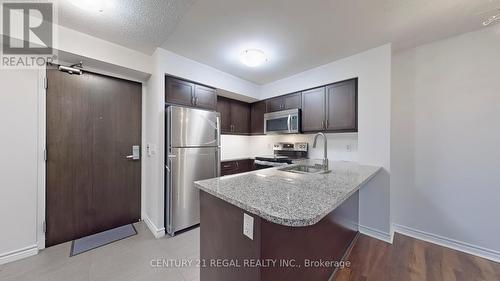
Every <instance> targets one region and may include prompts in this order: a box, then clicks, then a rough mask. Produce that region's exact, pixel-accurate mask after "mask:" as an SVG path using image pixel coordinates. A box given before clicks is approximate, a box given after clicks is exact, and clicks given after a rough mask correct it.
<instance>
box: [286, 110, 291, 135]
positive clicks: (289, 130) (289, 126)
mask: <svg viewBox="0 0 500 281" xmlns="http://www.w3.org/2000/svg"><path fill="white" fill-rule="evenodd" d="M287 125H288V132H289V133H291V132H292V114H288V121H287Z"/></svg>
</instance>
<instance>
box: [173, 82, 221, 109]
mask: <svg viewBox="0 0 500 281" xmlns="http://www.w3.org/2000/svg"><path fill="white" fill-rule="evenodd" d="M165 101H166V102H167V103H170V104H177V105H186V106H192V107H198V108H203V109H210V110H215V109H216V105H217V92H216V90H215V89H213V88H209V87H206V86H203V85H198V84H195V83H192V82H189V81H185V80H181V79H177V78H173V77H168V76H166V77H165Z"/></svg>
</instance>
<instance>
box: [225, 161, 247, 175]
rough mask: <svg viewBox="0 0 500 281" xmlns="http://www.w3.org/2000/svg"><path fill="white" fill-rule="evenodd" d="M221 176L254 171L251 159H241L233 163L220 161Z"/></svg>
mask: <svg viewBox="0 0 500 281" xmlns="http://www.w3.org/2000/svg"><path fill="white" fill-rule="evenodd" d="M220 166H221V169H220V172H221V176H228V175H234V174H239V173H245V172H250V171H253V170H254V165H253V160H252V159H243V160H235V161H222V162H221V164H220Z"/></svg>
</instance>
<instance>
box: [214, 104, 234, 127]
mask: <svg viewBox="0 0 500 281" xmlns="http://www.w3.org/2000/svg"><path fill="white" fill-rule="evenodd" d="M217 112H219V113H220V130H221V133H223V134H228V133H231V130H232V128H233V127H232V123H231V99H228V98H225V97H221V96H219V97H218V98H217Z"/></svg>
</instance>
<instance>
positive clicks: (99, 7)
mask: <svg viewBox="0 0 500 281" xmlns="http://www.w3.org/2000/svg"><path fill="white" fill-rule="evenodd" d="M70 1H71V3H72V4H73V5H75V6H76V7H78V8H80V9H83V10H87V11H91V12H100V13H102V12H104V10H105V9H108V8H110V7H111V1H110V0H70Z"/></svg>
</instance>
